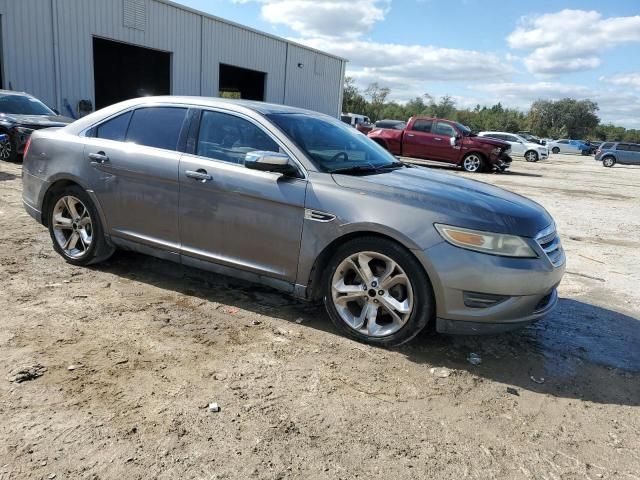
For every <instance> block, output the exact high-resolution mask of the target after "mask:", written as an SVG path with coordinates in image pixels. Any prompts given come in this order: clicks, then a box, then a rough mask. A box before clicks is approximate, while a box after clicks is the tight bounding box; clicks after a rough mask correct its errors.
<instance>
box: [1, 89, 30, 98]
mask: <svg viewBox="0 0 640 480" xmlns="http://www.w3.org/2000/svg"><path fill="white" fill-rule="evenodd" d="M0 95H22V96H24V97H33V95H29V94H28V93H27V92H18V91H16V90H0ZM33 98H35V97H33Z"/></svg>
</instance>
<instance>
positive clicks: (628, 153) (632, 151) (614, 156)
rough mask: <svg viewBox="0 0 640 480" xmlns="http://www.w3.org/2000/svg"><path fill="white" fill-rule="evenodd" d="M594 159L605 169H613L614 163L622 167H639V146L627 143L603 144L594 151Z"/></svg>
mask: <svg viewBox="0 0 640 480" xmlns="http://www.w3.org/2000/svg"><path fill="white" fill-rule="evenodd" d="M595 159H596V160H597V161H599V162H602V165H603V166H605V167H613V166H614V165H615V164H616V163H620V164H623V165H640V144H638V143H627V142H608V143H603V144H602V145H601V146H600V147H599V148H598V150H596V157H595Z"/></svg>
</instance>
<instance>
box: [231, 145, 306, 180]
mask: <svg viewBox="0 0 640 480" xmlns="http://www.w3.org/2000/svg"><path fill="white" fill-rule="evenodd" d="M244 166H245V167H247V168H249V169H251V170H260V171H261V172H276V173H281V174H283V175H288V176H296V177H297V176H298V169H297V168H296V167H295V166H293V165H292V164H291V161H290V159H289V156H288V155H286V154H284V153H278V152H267V151H262V150H255V151H253V152H249V153H247V154H246V155H245V157H244Z"/></svg>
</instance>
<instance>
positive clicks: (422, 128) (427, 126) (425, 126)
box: [411, 120, 433, 133]
mask: <svg viewBox="0 0 640 480" xmlns="http://www.w3.org/2000/svg"><path fill="white" fill-rule="evenodd" d="M432 123H433V121H431V120H416V121H415V122H413V127H412V128H411V130H415V131H416V132H423V133H429V132H430V131H431V124H432Z"/></svg>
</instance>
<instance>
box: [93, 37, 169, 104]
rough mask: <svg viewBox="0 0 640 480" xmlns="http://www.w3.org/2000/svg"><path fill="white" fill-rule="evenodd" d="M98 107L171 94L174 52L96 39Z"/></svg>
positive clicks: (95, 75)
mask: <svg viewBox="0 0 640 480" xmlns="http://www.w3.org/2000/svg"><path fill="white" fill-rule="evenodd" d="M93 75H94V77H93V78H94V83H95V93H96V109H99V108H103V107H107V106H109V105H112V104H114V103H117V102H121V101H123V100H127V99H129V98H136V97H144V96H149V95H170V94H171V53H169V52H161V51H159V50H152V49H150V48H144V47H136V46H134V45H129V44H126V43H120V42H114V41H111V40H104V39H102V38H94V39H93Z"/></svg>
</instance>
